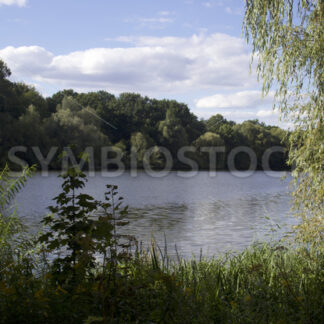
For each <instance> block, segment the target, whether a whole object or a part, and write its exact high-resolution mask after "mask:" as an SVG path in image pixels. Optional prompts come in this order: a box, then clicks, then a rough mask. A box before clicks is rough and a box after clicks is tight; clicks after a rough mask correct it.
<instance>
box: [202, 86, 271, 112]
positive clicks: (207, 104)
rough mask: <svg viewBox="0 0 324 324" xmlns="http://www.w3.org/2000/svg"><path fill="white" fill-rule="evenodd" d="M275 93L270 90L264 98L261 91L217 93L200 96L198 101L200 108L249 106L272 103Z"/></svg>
mask: <svg viewBox="0 0 324 324" xmlns="http://www.w3.org/2000/svg"><path fill="white" fill-rule="evenodd" d="M273 96H274V94H273V93H272V92H270V93H269V94H268V96H267V97H266V98H262V93H261V91H258V90H247V91H239V92H235V93H230V94H215V95H213V96H208V97H204V98H200V99H199V100H197V102H196V106H197V107H198V108H247V107H258V106H261V105H270V104H271V103H272V101H273Z"/></svg>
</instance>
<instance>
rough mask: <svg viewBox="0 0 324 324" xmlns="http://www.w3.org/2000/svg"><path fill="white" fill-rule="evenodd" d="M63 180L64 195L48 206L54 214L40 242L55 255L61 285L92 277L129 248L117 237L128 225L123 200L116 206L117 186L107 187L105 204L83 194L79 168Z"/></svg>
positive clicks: (72, 169)
mask: <svg viewBox="0 0 324 324" xmlns="http://www.w3.org/2000/svg"><path fill="white" fill-rule="evenodd" d="M61 177H62V178H63V184H62V193H60V194H59V195H58V196H57V197H55V198H54V201H55V202H56V206H51V207H49V209H50V211H51V214H50V215H48V216H46V217H45V218H44V219H43V223H44V225H45V226H47V227H48V230H47V232H46V233H44V234H43V235H41V236H40V238H39V242H40V243H43V244H44V245H45V246H46V251H47V252H49V253H51V254H53V255H56V257H55V258H54V260H53V265H52V269H53V273H54V274H55V276H56V279H57V280H58V283H59V284H63V283H65V284H66V283H68V282H70V283H71V282H74V283H75V281H76V280H77V279H84V278H87V277H91V276H92V275H93V273H92V270H94V269H95V267H96V265H97V264H98V262H99V261H100V262H101V263H102V264H103V265H105V264H106V263H107V262H108V261H109V262H110V263H114V264H116V263H117V261H118V258H119V257H121V252H120V251H119V249H122V248H125V247H128V246H127V245H123V246H121V245H119V243H118V241H119V239H120V238H121V237H120V236H118V235H117V227H120V226H124V225H126V224H127V222H125V221H123V217H124V216H125V215H126V214H127V207H123V208H122V207H121V204H122V200H123V198H122V197H120V198H118V203H115V196H116V195H117V186H111V185H107V186H106V188H107V190H108V191H107V192H106V193H105V201H104V202H102V201H99V200H96V199H94V198H93V197H92V196H90V195H88V194H85V193H82V192H80V190H81V189H83V188H84V186H85V182H86V175H85V174H84V173H83V172H81V170H80V169H78V168H70V169H68V170H67V172H66V173H64V174H63V175H62V176H61ZM98 260H99V261H98Z"/></svg>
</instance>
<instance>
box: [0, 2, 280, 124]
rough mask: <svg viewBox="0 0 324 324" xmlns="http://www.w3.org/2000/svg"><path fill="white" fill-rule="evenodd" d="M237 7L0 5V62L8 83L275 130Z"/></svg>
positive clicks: (240, 6)
mask: <svg viewBox="0 0 324 324" xmlns="http://www.w3.org/2000/svg"><path fill="white" fill-rule="evenodd" d="M243 13H244V1H243V0H210V1H205V0H172V1H169V0H164V1H154V0H114V1H113V0H55V1H50V0H0V35H1V37H0V59H2V60H4V61H5V62H6V63H7V65H8V66H9V68H10V69H11V71H12V77H11V79H12V80H13V81H23V82H25V83H28V84H32V85H34V86H35V88H36V89H37V90H38V91H39V92H40V93H42V94H43V95H45V96H50V95H52V94H53V93H55V92H57V91H59V90H62V89H74V90H76V91H83V92H88V91H97V90H106V91H108V92H110V93H113V94H115V95H119V94H120V93H122V92H136V93H140V94H141V95H143V96H148V97H151V98H157V99H163V98H166V99H175V100H178V101H180V102H184V103H185V104H187V105H188V107H189V108H190V110H191V111H192V112H193V113H194V114H196V115H197V116H198V117H200V118H205V119H206V118H209V117H210V116H212V115H214V114H217V113H220V114H222V115H223V116H224V117H226V118H227V119H230V120H234V121H237V122H242V121H243V120H247V119H255V118H258V119H259V120H260V121H264V122H265V123H267V124H274V125H277V124H278V115H277V113H276V112H274V111H273V110H272V100H273V93H272V92H270V94H269V95H268V96H267V97H266V98H264V99H262V98H261V91H260V89H261V84H260V83H258V82H257V77H256V73H255V66H253V67H252V71H251V72H250V69H249V65H250V61H251V48H250V47H249V46H248V45H247V44H246V41H245V40H244V39H243V38H242V36H241V28H242V20H243Z"/></svg>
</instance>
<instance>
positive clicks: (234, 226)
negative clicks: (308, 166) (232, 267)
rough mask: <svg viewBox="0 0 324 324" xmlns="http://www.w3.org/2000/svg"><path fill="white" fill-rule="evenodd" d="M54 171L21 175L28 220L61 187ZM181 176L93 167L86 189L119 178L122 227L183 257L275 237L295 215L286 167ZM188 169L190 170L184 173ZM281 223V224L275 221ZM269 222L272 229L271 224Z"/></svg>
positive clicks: (96, 190) (20, 198)
mask: <svg viewBox="0 0 324 324" xmlns="http://www.w3.org/2000/svg"><path fill="white" fill-rule="evenodd" d="M58 174H59V173H58V172H50V173H49V174H48V176H42V175H41V174H40V173H37V174H36V175H34V177H33V178H32V179H30V180H29V181H28V184H27V185H26V187H25V188H24V189H23V190H22V192H20V193H19V194H18V195H17V199H16V202H17V206H18V207H17V208H18V214H19V216H20V217H22V219H23V220H24V222H25V223H26V224H28V225H30V226H31V227H32V228H37V226H38V224H39V221H40V220H41V219H42V217H43V216H44V215H45V214H46V213H48V210H47V207H48V206H49V205H51V204H53V201H52V198H53V197H55V195H57V194H58V193H59V192H60V189H61V187H60V186H61V183H62V179H61V178H58V177H57V176H58ZM184 175H185V176H186V177H184V176H183V174H182V176H180V175H179V174H178V173H177V172H170V173H169V174H168V175H167V176H164V177H151V176H149V175H148V174H146V173H145V172H140V171H139V172H138V174H137V176H136V177H134V176H132V175H131V174H130V173H129V172H125V173H123V174H122V175H120V176H118V177H114V176H113V173H100V172H99V173H96V175H95V176H92V177H89V179H88V183H87V185H86V188H85V190H84V191H85V192H87V193H88V194H90V195H92V196H94V197H95V198H96V199H103V197H104V195H103V193H104V191H105V185H106V184H115V185H118V187H119V188H118V191H119V194H120V195H121V196H123V197H124V198H125V199H124V201H125V204H127V205H128V206H129V208H130V212H129V215H128V220H129V221H130V224H129V225H127V228H124V231H125V230H126V231H127V232H128V233H129V234H132V235H135V236H136V238H137V239H138V240H140V241H143V243H144V244H147V243H149V242H150V240H151V238H152V236H154V237H155V239H156V240H157V242H158V243H159V244H161V245H164V236H165V237H166V241H167V243H168V253H169V254H170V255H171V256H172V255H173V256H174V255H175V248H174V246H175V244H176V245H177V250H178V252H179V254H180V255H181V256H183V257H190V256H191V255H192V254H195V255H199V253H200V250H201V249H202V252H203V254H204V255H209V256H210V255H213V254H219V253H223V252H225V251H228V250H235V251H236V250H242V249H243V248H244V247H246V246H248V245H249V244H251V243H252V242H253V241H255V240H267V239H269V238H270V237H278V236H280V235H281V233H282V231H283V230H284V229H286V228H287V226H289V225H291V224H293V223H294V219H293V218H292V216H291V215H289V209H290V195H289V182H290V180H291V178H290V176H289V174H288V176H287V177H286V178H285V179H284V180H282V179H280V176H282V175H283V173H279V172H270V173H268V174H265V173H264V172H262V171H257V172H254V173H253V174H252V175H250V176H247V175H248V174H247V173H245V172H236V173H235V174H231V173H230V172H225V171H224V172H222V171H219V172H217V173H216V176H210V174H209V172H207V171H206V172H203V171H201V172H199V173H198V174H196V175H192V174H190V173H185V174H184ZM191 175H192V176H191ZM276 224H278V225H280V226H281V229H279V227H278V226H277V225H276ZM272 229H277V231H275V232H273V231H272Z"/></svg>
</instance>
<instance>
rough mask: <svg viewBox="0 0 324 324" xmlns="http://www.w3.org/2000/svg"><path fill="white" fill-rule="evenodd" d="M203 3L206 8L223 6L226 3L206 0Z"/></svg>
mask: <svg viewBox="0 0 324 324" xmlns="http://www.w3.org/2000/svg"><path fill="white" fill-rule="evenodd" d="M202 5H203V6H204V7H206V8H213V7H222V6H223V5H224V3H223V1H206V2H203V3H202Z"/></svg>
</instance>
